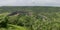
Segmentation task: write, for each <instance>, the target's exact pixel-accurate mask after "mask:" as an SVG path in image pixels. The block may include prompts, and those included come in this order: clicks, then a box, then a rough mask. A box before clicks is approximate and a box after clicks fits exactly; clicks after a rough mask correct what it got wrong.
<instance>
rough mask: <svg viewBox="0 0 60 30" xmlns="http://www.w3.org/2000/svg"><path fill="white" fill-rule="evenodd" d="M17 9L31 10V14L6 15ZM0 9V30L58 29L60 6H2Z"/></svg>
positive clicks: (59, 25)
mask: <svg viewBox="0 0 60 30" xmlns="http://www.w3.org/2000/svg"><path fill="white" fill-rule="evenodd" d="M17 10H26V11H32V12H33V14H32V15H31V16H28V15H21V16H17V15H14V16H9V17H8V18H7V17H6V16H7V15H8V14H9V13H11V12H14V11H17ZM0 11H1V13H0V30H60V7H46V6H40V7H38V6H25V7H22V6H17V7H11V6H8V7H6V6H3V7H0ZM6 20H8V21H6ZM3 22H4V23H3ZM1 23H2V24H1ZM3 25H5V27H3Z"/></svg>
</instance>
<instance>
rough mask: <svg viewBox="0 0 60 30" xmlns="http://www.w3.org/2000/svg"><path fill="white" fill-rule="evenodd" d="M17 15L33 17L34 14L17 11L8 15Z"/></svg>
mask: <svg viewBox="0 0 60 30" xmlns="http://www.w3.org/2000/svg"><path fill="white" fill-rule="evenodd" d="M16 14H19V15H22V14H24V15H29V16H31V15H32V12H29V11H15V12H12V13H10V14H8V16H13V15H16Z"/></svg>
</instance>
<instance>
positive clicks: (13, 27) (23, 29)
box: [0, 24, 28, 30]
mask: <svg viewBox="0 0 60 30" xmlns="http://www.w3.org/2000/svg"><path fill="white" fill-rule="evenodd" d="M0 30H28V28H26V27H21V26H17V25H12V24H8V28H0Z"/></svg>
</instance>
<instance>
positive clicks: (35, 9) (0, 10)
mask: <svg viewBox="0 0 60 30" xmlns="http://www.w3.org/2000/svg"><path fill="white" fill-rule="evenodd" d="M23 9H24V10H32V11H33V12H38V13H39V12H60V7H49V6H2V7H0V13H3V12H13V11H16V10H23Z"/></svg>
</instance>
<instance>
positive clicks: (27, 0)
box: [0, 0, 60, 6]
mask: <svg viewBox="0 0 60 30" xmlns="http://www.w3.org/2000/svg"><path fill="white" fill-rule="evenodd" d="M0 6H60V0H0Z"/></svg>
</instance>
